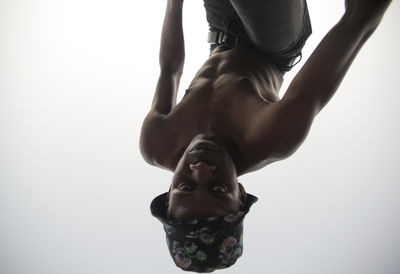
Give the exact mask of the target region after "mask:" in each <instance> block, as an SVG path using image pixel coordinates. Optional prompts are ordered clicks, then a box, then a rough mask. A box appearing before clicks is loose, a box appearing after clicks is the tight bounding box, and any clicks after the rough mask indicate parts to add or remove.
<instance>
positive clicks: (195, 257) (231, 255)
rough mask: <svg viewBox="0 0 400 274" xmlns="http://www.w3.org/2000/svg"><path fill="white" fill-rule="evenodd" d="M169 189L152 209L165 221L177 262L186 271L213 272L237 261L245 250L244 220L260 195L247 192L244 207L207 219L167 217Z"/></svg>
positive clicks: (169, 243)
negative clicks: (166, 201)
mask: <svg viewBox="0 0 400 274" xmlns="http://www.w3.org/2000/svg"><path fill="white" fill-rule="evenodd" d="M165 199H166V193H164V194H162V195H160V196H158V197H156V198H155V199H154V200H153V202H152V204H151V212H152V214H153V216H155V217H156V218H157V219H158V220H160V221H161V223H162V224H163V227H164V231H165V233H166V239H167V246H168V249H169V251H170V254H171V257H172V258H173V260H174V262H175V264H176V266H178V267H179V268H181V269H183V270H186V271H194V272H201V273H205V272H212V271H214V270H217V269H223V268H227V267H229V266H231V265H233V264H234V263H235V262H236V260H237V259H238V258H239V257H240V256H241V255H242V252H243V220H244V217H245V216H246V214H247V213H248V211H249V210H250V207H251V205H252V204H254V203H255V202H256V201H257V200H258V199H257V197H255V196H253V195H251V194H247V202H246V205H245V207H244V209H243V211H239V212H236V213H234V214H229V215H226V216H218V217H208V218H205V219H184V220H175V219H168V218H166V208H165Z"/></svg>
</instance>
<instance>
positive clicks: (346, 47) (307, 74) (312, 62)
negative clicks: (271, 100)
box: [282, 0, 391, 116]
mask: <svg viewBox="0 0 400 274" xmlns="http://www.w3.org/2000/svg"><path fill="white" fill-rule="evenodd" d="M390 2H391V0H347V1H346V12H345V14H344V16H343V17H342V19H341V20H340V21H339V23H338V24H337V25H336V26H334V27H333V28H332V29H331V31H330V32H329V33H328V34H327V35H326V36H325V37H324V39H323V40H322V41H321V43H320V44H319V45H318V47H317V48H316V49H315V51H314V52H313V54H312V55H311V57H310V58H309V59H308V61H307V62H306V64H305V65H304V66H303V68H302V69H301V70H300V72H299V73H298V74H297V75H296V77H295V78H294V79H293V81H292V83H291V84H290V86H289V88H288V90H287V92H286V94H285V96H284V97H283V98H282V101H283V102H288V103H289V104H290V105H292V103H293V105H292V107H295V108H296V109H297V108H300V109H301V110H306V112H307V113H309V114H310V115H312V116H315V115H316V114H317V113H319V111H320V110H321V109H322V108H323V107H324V106H325V105H326V103H327V102H328V101H329V100H330V98H331V97H332V96H333V95H334V93H335V92H336V90H337V88H338V87H339V85H340V83H341V82H342V80H343V78H344V76H345V74H346V72H347V70H348V69H349V67H350V65H351V64H352V62H353V60H354V58H355V57H356V55H357V53H358V52H359V50H360V49H361V47H362V46H363V44H364V43H365V42H366V41H367V39H368V38H369V37H370V35H371V34H372V33H373V32H374V30H375V29H376V27H377V26H378V25H379V22H380V21H381V19H382V17H383V14H384V12H385V10H386V9H387V7H388V6H389V4H390Z"/></svg>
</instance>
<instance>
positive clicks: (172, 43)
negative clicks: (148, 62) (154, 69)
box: [160, 0, 185, 78]
mask: <svg viewBox="0 0 400 274" xmlns="http://www.w3.org/2000/svg"><path fill="white" fill-rule="evenodd" d="M182 7H183V0H168V2H167V8H166V12H165V17H164V24H163V28H162V33H161V43H160V67H161V73H163V72H166V73H169V74H173V75H178V78H179V77H180V75H181V74H182V71H183V65H184V61H185V45H184V38H183V28H182Z"/></svg>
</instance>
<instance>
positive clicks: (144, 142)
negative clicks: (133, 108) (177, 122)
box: [139, 110, 177, 170]
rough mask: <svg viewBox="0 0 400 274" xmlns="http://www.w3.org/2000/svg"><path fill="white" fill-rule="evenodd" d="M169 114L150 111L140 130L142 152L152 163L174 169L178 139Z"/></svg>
mask: <svg viewBox="0 0 400 274" xmlns="http://www.w3.org/2000/svg"><path fill="white" fill-rule="evenodd" d="M174 132H175V130H174V128H173V123H171V121H170V119H169V118H168V115H163V114H160V113H158V112H156V111H153V110H152V111H150V112H149V113H148V114H147V116H146V118H145V119H144V121H143V125H142V129H141V132H140V142H139V143H140V152H141V154H142V157H143V159H144V160H145V161H146V162H147V163H149V164H150V165H153V166H157V167H160V168H165V169H168V170H174V168H175V165H176V159H175V158H176V151H175V150H176V148H177V143H176V142H177V140H176V138H175V137H176V136H175V134H174Z"/></svg>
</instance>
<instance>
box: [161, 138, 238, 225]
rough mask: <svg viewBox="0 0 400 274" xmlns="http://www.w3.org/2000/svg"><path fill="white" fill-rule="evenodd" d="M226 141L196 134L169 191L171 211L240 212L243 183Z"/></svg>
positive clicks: (185, 214)
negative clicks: (240, 182) (225, 144)
mask: <svg viewBox="0 0 400 274" xmlns="http://www.w3.org/2000/svg"><path fill="white" fill-rule="evenodd" d="M236 176H237V174H236V167H235V164H234V162H233V160H232V158H231V157H230V156H229V154H228V152H227V151H226V150H225V148H224V145H223V143H221V141H220V140H218V139H217V138H216V137H215V136H212V135H199V136H197V137H195V138H194V139H193V140H192V142H191V143H190V145H189V146H188V148H187V149H186V151H185V152H184V154H183V156H182V157H181V159H180V161H179V163H178V165H177V167H176V169H175V174H174V177H173V179H172V184H171V188H170V192H169V203H168V215H169V216H171V217H173V218H175V219H184V218H202V217H211V216H222V215H225V214H228V213H233V212H237V211H238V210H239V209H240V206H241V202H242V201H241V197H243V196H244V195H241V194H242V193H244V190H243V187H242V186H241V185H240V184H239V183H238V182H237V178H236Z"/></svg>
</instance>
